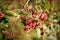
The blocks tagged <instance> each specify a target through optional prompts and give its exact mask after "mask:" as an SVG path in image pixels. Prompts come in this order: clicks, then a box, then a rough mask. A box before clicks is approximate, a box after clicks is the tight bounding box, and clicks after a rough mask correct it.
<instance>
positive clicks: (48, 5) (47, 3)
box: [44, 2, 50, 10]
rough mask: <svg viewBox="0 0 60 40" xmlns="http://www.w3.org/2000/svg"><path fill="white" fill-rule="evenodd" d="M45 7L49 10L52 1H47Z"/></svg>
mask: <svg viewBox="0 0 60 40" xmlns="http://www.w3.org/2000/svg"><path fill="white" fill-rule="evenodd" d="M44 7H45V9H48V10H49V9H50V3H49V2H46V3H45V6H44Z"/></svg>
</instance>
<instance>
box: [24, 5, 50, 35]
mask: <svg viewBox="0 0 60 40" xmlns="http://www.w3.org/2000/svg"><path fill="white" fill-rule="evenodd" d="M24 9H25V10H28V11H29V12H30V13H31V16H30V17H29V18H28V19H27V20H26V22H25V24H26V25H28V26H29V27H25V28H24V31H28V30H33V29H37V28H38V27H39V26H42V25H43V22H44V21H46V20H47V19H48V15H49V11H48V10H45V11H44V10H43V9H41V10H40V12H38V11H34V8H33V7H32V6H31V7H30V8H29V5H25V6H24ZM35 18H36V19H35ZM40 30H41V34H43V33H44V28H43V27H41V28H40Z"/></svg>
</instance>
